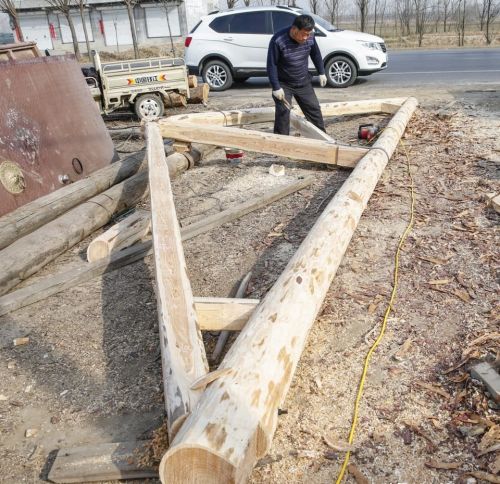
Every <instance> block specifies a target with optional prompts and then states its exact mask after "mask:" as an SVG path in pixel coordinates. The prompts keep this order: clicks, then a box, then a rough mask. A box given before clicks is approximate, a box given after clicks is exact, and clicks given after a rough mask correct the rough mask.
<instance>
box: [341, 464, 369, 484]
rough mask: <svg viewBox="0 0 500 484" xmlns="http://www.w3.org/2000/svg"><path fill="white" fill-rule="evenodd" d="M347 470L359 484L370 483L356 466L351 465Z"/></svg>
mask: <svg viewBox="0 0 500 484" xmlns="http://www.w3.org/2000/svg"><path fill="white" fill-rule="evenodd" d="M347 470H348V472H349V474H351V476H352V477H354V479H355V481H356V482H357V483H358V484H369V483H370V481H369V480H368V479H367V478H366V477H365V476H364V474H363V473H362V472H361V471H360V470H359V469H358V468H357V467H356V466H355V465H354V464H349V465H348V466H347Z"/></svg>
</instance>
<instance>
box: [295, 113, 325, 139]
mask: <svg viewBox="0 0 500 484" xmlns="http://www.w3.org/2000/svg"><path fill="white" fill-rule="evenodd" d="M290 124H291V126H292V127H293V128H294V129H296V130H297V131H298V132H299V133H300V134H301V135H302V136H304V137H306V138H311V139H319V140H322V141H328V142H329V143H334V144H335V140H334V139H333V138H332V137H331V136H330V135H328V134H326V133H325V132H324V131H321V129H319V128H318V127H316V126H314V124H312V123H311V122H309V121H308V120H307V119H306V118H303V117H302V116H298V115H297V114H295V113H294V112H291V113H290Z"/></svg>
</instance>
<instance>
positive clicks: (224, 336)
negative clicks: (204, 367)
mask: <svg viewBox="0 0 500 484" xmlns="http://www.w3.org/2000/svg"><path fill="white" fill-rule="evenodd" d="M251 277H252V272H251V271H250V272H249V273H248V274H247V275H246V276H245V277H244V278H243V279H242V280H241V282H240V285H239V287H238V289H237V290H236V294H235V297H236V298H243V297H244V296H245V293H246V291H247V287H248V283H249V282H250V279H251ZM228 339H229V331H228V330H224V331H222V332H221V334H219V337H218V338H217V343H216V345H215V348H214V351H213V353H212V356H211V358H210V361H211V363H212V364H213V363H215V362H218V361H219V358H220V355H221V354H222V351H223V350H224V346H225V345H226V343H227V340H228Z"/></svg>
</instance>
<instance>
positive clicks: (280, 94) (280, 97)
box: [273, 89, 285, 101]
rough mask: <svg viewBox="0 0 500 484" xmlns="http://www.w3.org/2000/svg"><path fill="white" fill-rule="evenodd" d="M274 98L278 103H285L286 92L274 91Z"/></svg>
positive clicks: (281, 90)
mask: <svg viewBox="0 0 500 484" xmlns="http://www.w3.org/2000/svg"><path fill="white" fill-rule="evenodd" d="M273 96H274V97H275V98H276V99H277V100H278V101H283V99H285V91H283V89H278V90H277V91H273Z"/></svg>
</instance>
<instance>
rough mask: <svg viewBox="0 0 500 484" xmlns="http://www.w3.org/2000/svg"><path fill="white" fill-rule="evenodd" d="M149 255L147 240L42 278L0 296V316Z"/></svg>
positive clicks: (287, 190)
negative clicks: (108, 255)
mask: <svg viewBox="0 0 500 484" xmlns="http://www.w3.org/2000/svg"><path fill="white" fill-rule="evenodd" d="M169 158H170V157H169ZM313 180H314V178H313V177H312V176H309V177H306V178H304V179H303V180H299V181H297V182H294V183H291V184H290V185H286V186H284V187H279V188H276V189H274V190H271V191H270V192H269V193H267V194H266V195H263V196H261V197H257V198H256V199H254V200H248V201H246V202H243V203H240V204H238V205H235V206H234V207H230V208H228V209H227V210H223V211H222V212H220V213H217V214H215V215H212V216H209V217H205V218H203V219H201V220H199V221H198V222H195V223H193V224H190V225H187V226H186V227H183V228H182V229H181V235H182V240H183V241H184V240H188V239H190V238H192V237H196V236H197V235H200V234H203V233H205V232H208V231H210V230H212V229H214V228H216V227H220V226H221V225H223V224H225V223H228V222H231V221H233V220H236V219H238V218H240V217H243V216H244V215H246V214H248V213H250V212H253V211H255V210H258V209H260V208H263V207H265V206H267V205H269V204H270V203H272V202H274V201H276V200H279V199H280V198H283V197H286V196H287V195H290V194H291V193H294V192H296V191H299V190H301V189H303V188H306V187H308V186H309V185H311V184H312V182H313ZM151 253H152V252H151V241H147V242H144V243H140V244H137V245H134V246H132V247H129V248H127V249H124V250H122V251H119V252H117V253H115V254H113V253H112V254H111V256H110V257H109V258H106V259H100V260H97V261H95V262H90V263H88V264H87V263H86V264H81V265H80V266H79V267H71V268H70V269H68V270H65V271H62V272H60V273H59V274H56V275H54V276H48V277H45V278H43V279H41V280H40V281H38V282H35V283H33V284H31V285H29V286H26V287H23V288H22V289H18V290H17V291H13V292H11V293H10V294H7V295H5V296H2V297H0V316H2V315H4V314H7V313H9V312H11V311H15V310H16V309H19V308H22V307H25V306H28V305H30V304H33V303H35V302H38V301H41V300H43V299H45V298H47V297H49V296H52V295H54V294H57V293H58V292H61V291H63V290H65V289H69V288H71V287H75V286H77V285H78V284H82V283H84V282H87V281H89V280H91V279H93V278H94V277H97V276H100V275H102V274H104V273H107V272H111V271H114V270H116V269H119V268H120V267H123V266H126V265H128V264H132V263H134V262H136V261H138V260H141V259H143V258H144V257H147V256H148V255H150V254H151Z"/></svg>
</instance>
